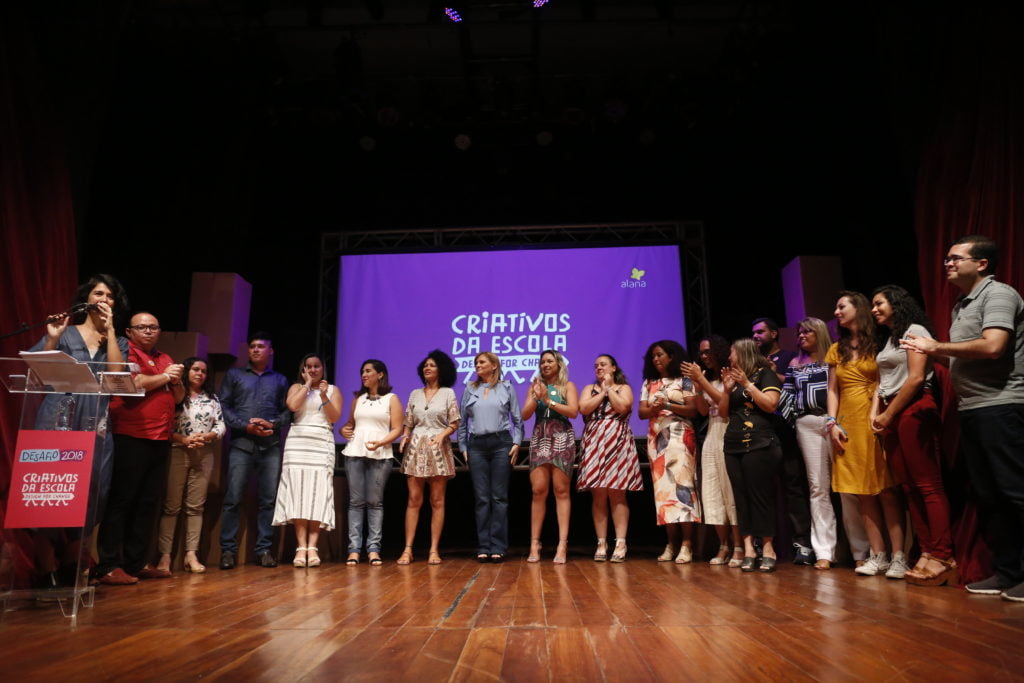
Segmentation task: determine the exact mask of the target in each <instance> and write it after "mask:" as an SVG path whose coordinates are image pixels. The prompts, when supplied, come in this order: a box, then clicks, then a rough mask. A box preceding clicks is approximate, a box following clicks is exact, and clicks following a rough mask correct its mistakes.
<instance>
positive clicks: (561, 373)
mask: <svg viewBox="0 0 1024 683" xmlns="http://www.w3.org/2000/svg"><path fill="white" fill-rule="evenodd" d="M545 354H551V355H552V356H554V357H555V362H556V363H558V374H557V375H556V376H555V388H556V389H558V394H559V396H561V397H562V398H565V387H566V386H567V385H568V384H569V370H568V368H566V367H565V356H563V355H562V354H560V353H559V352H558V351H555V350H554V349H548V350H546V351H541V353H540V357H541V358H543V357H544V356H545ZM538 367H539V366H538ZM537 377H540V379H541V381H544V378H543V377H541V374H540V370H539V369H538V370H537Z"/></svg>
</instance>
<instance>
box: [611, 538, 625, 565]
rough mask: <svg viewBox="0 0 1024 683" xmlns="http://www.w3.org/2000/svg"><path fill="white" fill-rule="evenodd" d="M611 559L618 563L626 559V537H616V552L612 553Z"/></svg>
mask: <svg viewBox="0 0 1024 683" xmlns="http://www.w3.org/2000/svg"><path fill="white" fill-rule="evenodd" d="M611 561H612V562H616V563H618V562H625V561H626V539H624V538H616V539H615V552H613V553H612V557H611Z"/></svg>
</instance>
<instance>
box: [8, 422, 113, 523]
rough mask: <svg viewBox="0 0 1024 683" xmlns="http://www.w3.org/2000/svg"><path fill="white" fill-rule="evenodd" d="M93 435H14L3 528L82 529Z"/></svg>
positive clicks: (27, 431) (40, 432)
mask: <svg viewBox="0 0 1024 683" xmlns="http://www.w3.org/2000/svg"><path fill="white" fill-rule="evenodd" d="M95 442H96V433H95V432H59V431H44V430H31V429H24V430H22V431H21V432H20V433H19V434H18V443H17V446H16V447H15V450H14V463H13V467H12V470H11V487H10V491H9V492H8V495H7V517H6V518H5V520H4V527H6V528H8V529H26V528H40V527H76V526H82V525H84V524H85V515H86V511H87V510H88V506H89V478H90V476H91V474H92V455H93V453H92V451H93V446H94V445H95Z"/></svg>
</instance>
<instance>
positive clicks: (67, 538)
mask: <svg viewBox="0 0 1024 683" xmlns="http://www.w3.org/2000/svg"><path fill="white" fill-rule="evenodd" d="M132 370H135V371H136V372H137V371H138V368H137V367H136V366H134V364H132V363H96V362H81V361H76V360H75V359H74V358H72V357H71V356H69V355H67V354H65V353H63V352H60V351H48V352H39V353H23V354H22V357H20V358H0V383H2V384H3V386H4V388H5V389H6V390H7V391H8V392H10V393H11V394H19V395H22V397H23V401H22V411H21V421H20V423H19V432H18V446H17V447H16V448H15V452H14V453H11V454H9V457H10V458H11V482H10V488H9V490H8V493H7V499H6V500H3V501H0V503H2V504H3V505H4V507H5V510H6V511H7V512H6V514H5V516H4V528H3V529H2V530H0V541H2V546H0V602H2V603H3V604H2V608H3V611H5V612H6V611H8V610H10V609H14V608H15V606H16V605H15V603H17V602H19V601H25V600H31V601H36V602H56V603H57V604H58V605H59V606H60V609H61V612H62V613H63V614H64V616H66V617H70V618H71V619H72V624H74V623H75V620H76V619H77V617H78V609H79V607H92V605H93V598H94V593H93V587H92V586H90V585H89V577H88V576H87V574H86V572H87V570H88V566H83V558H84V557H87V556H88V553H89V546H88V544H89V542H90V538H91V536H92V531H93V528H94V527H95V524H96V522H97V515H98V513H99V512H100V511H99V510H98V509H97V508H98V503H99V490H100V486H101V482H102V480H103V479H104V478H109V475H110V467H112V460H110V459H109V458H108V457H107V456H109V448H108V447H107V444H108V443H109V440H110V437H109V436H108V434H107V419H106V418H107V405H108V403H109V400H110V396H115V395H116V396H143V395H144V394H145V392H142V391H139V390H138V389H137V388H136V386H135V383H134V381H133V379H132ZM89 451H91V458H87V457H86V453H87V452H89ZM85 478H88V482H89V484H88V487H85V486H83V485H82V484H83V483H84V482H83V479H85ZM68 521H71V522H72V523H71V524H68V523H66V522H68ZM28 540H31V541H32V545H33V547H32V548H27V547H26V546H27V541H28ZM39 548H44V549H45V550H44V551H42V552H36V550H37V549H39ZM50 549H52V550H53V557H52V566H49V567H44V568H43V571H44V574H43V575H41V576H39V575H37V576H35V577H31V576H29V572H28V571H27V569H28V566H29V564H30V563H29V557H30V555H29V554H30V553H31V555H36V556H39V555H48V552H49V550H50ZM69 549H70V550H71V552H72V553H73V556H74V557H73V559H72V560H70V561H67V560H66V562H65V566H67V567H70V566H71V565H72V564H73V566H74V572H73V575H66V576H65V577H64V578H65V581H63V582H59V581H57V580H56V579H57V577H58V572H57V569H58V567H59V564H60V560H59V556H60V554H63V555H64V556H65V558H67V555H68V551H69ZM33 579H34V580H33ZM26 580H32V583H33V585H37V587H35V588H22V587H19V586H18V584H19V583H24V582H25V581H26ZM61 583H63V584H64V585H61Z"/></svg>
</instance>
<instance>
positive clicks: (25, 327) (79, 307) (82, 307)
mask: <svg viewBox="0 0 1024 683" xmlns="http://www.w3.org/2000/svg"><path fill="white" fill-rule="evenodd" d="M87 310H89V304H85V303H82V304H75V305H74V306H72V307H71V308H69V309H68V310H66V311H64V312H63V313H59V314H57V315H51V316H47V317H46V319H45V320H43V321H42V322H39V323H36V324H34V325H29V324H28V323H22V324H21V325H19V326H18V328H17V329H16V330H14V331H13V332H8V333H7V334H0V341H3V340H4V339H9V338H11V337H16V336H18V335H19V334H22V333H25V332H29V331H31V330H34V329H36V328H37V327H43V326H44V325H49V324H50V323H52V322H56V321H58V320H63V319H64V318H67V317H70V316H73V315H77V314H79V313H81V312H82V311H87Z"/></svg>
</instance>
